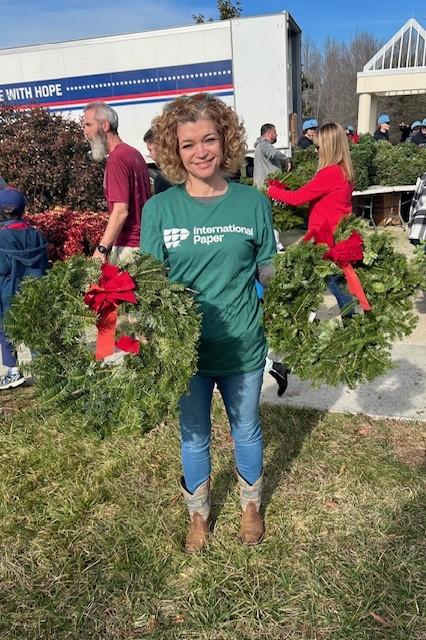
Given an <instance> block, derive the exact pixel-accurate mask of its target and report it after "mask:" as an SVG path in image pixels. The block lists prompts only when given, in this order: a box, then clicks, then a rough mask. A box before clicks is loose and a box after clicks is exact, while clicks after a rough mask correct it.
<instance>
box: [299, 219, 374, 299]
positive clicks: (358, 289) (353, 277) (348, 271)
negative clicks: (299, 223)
mask: <svg viewBox="0 0 426 640" xmlns="http://www.w3.org/2000/svg"><path fill="white" fill-rule="evenodd" d="M311 239H313V240H314V242H315V244H326V245H327V246H328V247H329V250H328V251H326V253H325V254H324V256H323V257H324V258H328V260H332V261H333V262H335V263H336V264H337V265H338V266H339V267H340V268H341V269H342V271H343V273H344V276H345V278H346V282H347V283H348V289H349V292H350V293H351V294H352V295H353V296H355V297H356V298H357V299H358V301H359V303H360V305H361V308H362V309H364V311H371V306H370V303H369V302H368V300H367V296H366V295H365V292H364V289H363V288H362V284H361V282H360V280H359V278H358V276H357V274H356V271H355V269H354V268H353V266H352V264H351V263H353V262H359V261H360V260H362V258H363V251H362V237H361V236H360V235H359V233H358V232H357V231H352V233H351V235H350V237H349V238H347V239H346V240H341V241H340V242H337V244H336V243H335V240H334V235H333V231H332V229H331V227H330V225H329V224H328V222H325V223H324V224H323V225H322V226H321V227H314V228H313V229H311V230H310V231H308V233H307V234H306V235H305V236H304V238H303V241H304V242H308V241H309V240H311Z"/></svg>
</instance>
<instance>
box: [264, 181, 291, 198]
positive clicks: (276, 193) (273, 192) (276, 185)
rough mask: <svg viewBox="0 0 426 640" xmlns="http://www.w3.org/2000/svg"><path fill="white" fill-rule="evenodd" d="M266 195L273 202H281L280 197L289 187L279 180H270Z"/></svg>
mask: <svg viewBox="0 0 426 640" xmlns="http://www.w3.org/2000/svg"><path fill="white" fill-rule="evenodd" d="M267 185H268V188H267V190H266V194H267V196H268V198H271V199H272V200H281V198H280V196H281V195H282V193H283V192H284V191H285V190H286V189H287V186H286V185H285V184H283V183H282V182H280V181H279V180H268V182H267Z"/></svg>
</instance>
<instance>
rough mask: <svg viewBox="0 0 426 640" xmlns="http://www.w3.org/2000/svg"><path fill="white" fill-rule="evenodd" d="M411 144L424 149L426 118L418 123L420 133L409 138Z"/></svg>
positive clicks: (425, 142) (425, 144)
mask: <svg viewBox="0 0 426 640" xmlns="http://www.w3.org/2000/svg"><path fill="white" fill-rule="evenodd" d="M411 142H412V143H413V144H416V145H417V146H418V147H426V118H424V119H423V120H422V122H421V123H420V131H418V132H417V133H416V134H415V135H413V136H411Z"/></svg>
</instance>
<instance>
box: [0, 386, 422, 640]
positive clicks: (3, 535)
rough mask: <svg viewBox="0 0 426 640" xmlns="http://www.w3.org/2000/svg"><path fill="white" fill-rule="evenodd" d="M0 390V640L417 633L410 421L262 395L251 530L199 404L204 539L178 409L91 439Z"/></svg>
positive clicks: (401, 638)
mask: <svg viewBox="0 0 426 640" xmlns="http://www.w3.org/2000/svg"><path fill="white" fill-rule="evenodd" d="M32 393H33V392H32V390H31V389H22V390H19V391H17V390H15V391H14V392H3V393H2V398H1V399H2V407H3V409H2V414H1V426H0V456H1V461H0V462H1V463H0V509H1V517H0V544H1V560H0V638H1V640H12V639H13V640H18V639H19V640H131V639H135V638H144V637H148V638H152V639H153V640H157V639H160V638H161V639H164V640H174V639H176V640H187V639H188V640H189V639H197V640H202V639H205V640H234V639H235V640H264V639H265V640H266V639H271V640H285V639H288V640H296V639H297V640H305V639H306V640H308V639H309V640H314V639H317V640H323V639H327V640H344V639H348V640H349V639H351V640H375V639H386V640H410V639H413V640H426V563H425V557H426V539H425V530H426V526H425V525H426V497H425V496H426V465H425V462H426V459H425V443H426V424H425V423H402V422H392V421H386V420H382V421H372V420H371V419H369V418H366V417H365V416H357V417H354V416H344V415H333V414H321V413H318V412H314V411H308V410H291V409H288V408H285V407H276V406H274V407H272V406H263V409H262V419H263V424H264V430H265V443H266V463H265V476H266V492H265V517H266V526H267V535H266V538H265V541H264V543H263V544H262V545H260V546H259V547H257V548H251V549H250V548H244V547H243V546H242V545H241V544H240V543H239V541H238V539H237V532H238V525H239V505H238V496H237V492H236V481H235V477H234V472H233V461H232V446H231V442H230V439H229V436H228V431H227V425H226V421H225V419H224V414H223V410H222V407H221V406H220V404H219V403H216V404H215V409H214V414H215V420H214V422H215V435H214V449H213V456H214V457H213V465H214V470H213V501H214V516H215V527H214V531H213V534H212V536H211V543H210V546H209V549H208V550H207V551H206V552H205V553H203V554H201V555H199V556H186V555H184V554H183V553H182V545H183V541H184V538H185V531H186V524H187V517H186V514H185V511H184V507H183V504H182V501H181V498H180V495H179V490H178V478H179V443H178V435H177V428H176V425H174V424H170V425H166V426H162V427H159V428H157V429H156V430H154V431H152V432H151V433H150V434H148V435H147V436H145V437H143V438H141V437H139V436H134V437H123V436H120V437H115V438H111V439H108V440H103V441H102V440H99V439H98V438H97V437H96V436H95V435H92V434H87V433H85V432H83V431H82V430H81V428H80V426H79V423H78V421H77V420H75V421H67V422H65V421H64V420H62V419H61V416H58V415H54V414H46V415H45V414H44V413H43V411H42V410H41V409H40V408H37V405H36V404H35V403H34V400H33V397H32Z"/></svg>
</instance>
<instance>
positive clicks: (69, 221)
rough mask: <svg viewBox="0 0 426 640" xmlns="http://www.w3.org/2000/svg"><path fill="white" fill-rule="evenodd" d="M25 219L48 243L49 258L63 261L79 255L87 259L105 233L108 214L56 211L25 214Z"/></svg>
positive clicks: (59, 209) (61, 209)
mask: <svg viewBox="0 0 426 640" xmlns="http://www.w3.org/2000/svg"><path fill="white" fill-rule="evenodd" d="M25 218H26V220H27V221H28V222H29V223H30V224H31V225H33V226H34V227H36V228H37V229H39V230H40V231H41V232H42V233H43V235H44V236H45V238H46V240H47V242H48V243H49V258H50V260H52V262H55V260H66V259H67V258H69V257H70V256H73V255H75V254H77V253H81V254H83V255H85V256H90V255H91V254H92V253H93V251H94V249H95V247H96V245H97V244H98V243H99V240H100V239H101V237H102V234H103V232H104V230H105V227H106V224H107V221H108V214H107V213H105V212H101V213H95V212H93V211H72V210H71V209H64V208H59V207H58V208H57V209H52V211H44V212H43V213H33V214H30V213H27V214H26V215H25Z"/></svg>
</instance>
